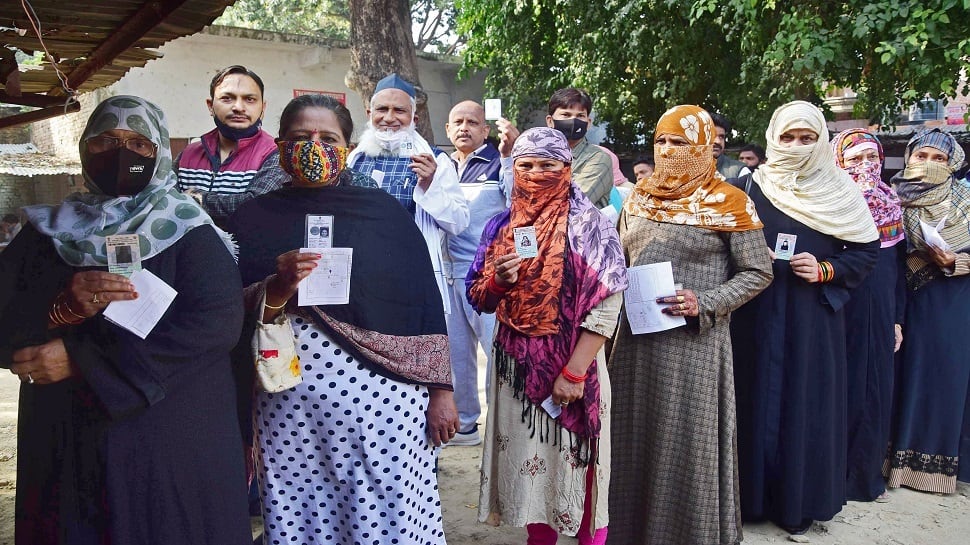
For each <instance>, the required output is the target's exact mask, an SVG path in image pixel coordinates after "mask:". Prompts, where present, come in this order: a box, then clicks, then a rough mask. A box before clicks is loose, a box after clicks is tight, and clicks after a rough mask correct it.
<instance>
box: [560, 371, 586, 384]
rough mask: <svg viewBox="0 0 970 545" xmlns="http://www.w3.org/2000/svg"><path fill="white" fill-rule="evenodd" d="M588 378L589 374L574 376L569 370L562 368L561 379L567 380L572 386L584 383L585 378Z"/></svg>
mask: <svg viewBox="0 0 970 545" xmlns="http://www.w3.org/2000/svg"><path fill="white" fill-rule="evenodd" d="M588 376H589V373H583V374H582V375H574V374H572V373H570V372H569V369H567V368H565V367H563V368H562V378H564V379H566V380H568V381H569V382H572V383H573V384H579V383H580V382H584V381H585V380H586V377H588Z"/></svg>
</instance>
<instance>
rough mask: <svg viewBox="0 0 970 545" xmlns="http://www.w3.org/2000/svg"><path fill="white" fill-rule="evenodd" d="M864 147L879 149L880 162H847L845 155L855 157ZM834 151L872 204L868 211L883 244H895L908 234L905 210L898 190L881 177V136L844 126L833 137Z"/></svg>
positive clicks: (885, 246)
mask: <svg viewBox="0 0 970 545" xmlns="http://www.w3.org/2000/svg"><path fill="white" fill-rule="evenodd" d="M864 149H874V150H876V151H877V152H878V153H879V162H876V163H873V162H870V161H863V162H861V163H859V164H857V165H855V166H851V167H848V166H846V165H845V161H846V158H848V157H853V156H854V152H855V153H859V152H861V151H862V150H864ZM832 151H833V153H834V154H835V162H836V164H837V165H839V167H840V168H842V169H843V170H845V171H846V172H848V173H849V176H851V177H852V180H853V181H854V182H855V183H856V185H857V186H859V189H860V190H861V191H862V196H863V197H865V199H866V204H868V205H869V213H871V214H872V219H873V220H875V222H876V229H878V230H879V240H880V242H881V245H882V247H883V248H889V247H891V246H895V245H896V244H897V243H899V241H901V240H903V238H905V235H904V232H903V211H902V209H901V208H900V206H899V196H898V195H897V194H896V191H894V190H893V188H891V187H889V186H888V185H887V184H886V182H883V181H882V162H883V161H884V160H885V155H884V153H883V150H882V144H881V143H880V142H879V139H878V138H876V137H875V135H873V134H872V133H870V132H869V131H867V130H865V129H848V130H844V131H842V132H840V133H839V134H837V135H836V136H835V138H833V139H832Z"/></svg>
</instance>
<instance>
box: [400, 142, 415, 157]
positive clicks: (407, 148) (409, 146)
mask: <svg viewBox="0 0 970 545" xmlns="http://www.w3.org/2000/svg"><path fill="white" fill-rule="evenodd" d="M416 153H417V148H415V146H414V139H412V138H405V139H404V140H401V147H400V148H398V149H397V156H398V157H412V156H413V155H414V154H416Z"/></svg>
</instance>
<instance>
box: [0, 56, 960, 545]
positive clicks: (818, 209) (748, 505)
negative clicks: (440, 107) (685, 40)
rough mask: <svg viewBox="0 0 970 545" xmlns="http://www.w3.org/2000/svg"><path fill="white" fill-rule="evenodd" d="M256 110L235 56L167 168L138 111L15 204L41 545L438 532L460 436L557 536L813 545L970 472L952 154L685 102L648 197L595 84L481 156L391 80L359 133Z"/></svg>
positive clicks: (102, 126) (9, 323) (15, 369)
mask: <svg viewBox="0 0 970 545" xmlns="http://www.w3.org/2000/svg"><path fill="white" fill-rule="evenodd" d="M264 93H265V84H264V82H263V80H262V79H261V78H260V77H259V76H258V75H257V74H255V73H254V72H253V71H252V70H250V69H248V68H246V67H244V66H240V65H233V66H229V67H226V68H224V69H222V70H220V71H219V72H218V73H217V74H215V76H214V77H213V79H212V81H211V82H210V86H209V96H208V98H207V99H206V105H207V107H208V109H209V112H210V114H211V115H212V119H213V124H214V128H213V129H212V130H211V131H210V132H208V133H206V134H204V135H201V137H200V139H199V140H198V141H196V142H194V143H192V144H190V145H189V146H188V147H187V148H185V149H184V150H183V151H182V152H181V153H180V154H178V155H177V156H175V157H173V155H172V152H171V147H170V146H171V144H170V141H169V131H168V127H167V121H166V117H165V114H164V112H162V111H161V110H160V109H159V108H158V107H157V106H156V105H155V104H153V103H152V102H151V98H150V97H144V98H143V97H136V96H114V97H111V98H108V99H106V100H104V101H103V102H101V103H100V104H99V105H98V106H97V108H96V109H95V110H94V111H93V113H92V114H91V115H90V117H89V119H88V121H87V125H86V127H85V129H84V131H83V133H82V135H81V138H80V141H79V142H78V151H79V154H80V158H81V166H82V174H83V178H84V191H81V192H78V193H74V194H71V195H69V196H68V197H66V198H65V199H64V200H63V202H60V203H54V204H43V205H33V206H27V207H25V208H23V209H21V210H20V211H18V213H16V214H8V215H4V216H3V223H2V224H0V235H2V236H3V239H4V242H6V247H5V248H4V249H3V251H2V253H0V366H2V367H5V368H7V369H9V372H11V373H13V374H14V375H16V376H17V378H18V379H19V380H20V382H21V385H20V401H19V420H18V426H17V456H18V465H17V482H16V489H17V498H16V508H15V523H16V530H15V532H16V536H15V542H16V543H17V545H27V544H30V545H47V544H72V545H75V544H76V545H88V544H90V545H96V544H98V545H100V544H105V543H114V544H158V545H162V544H166V545H167V544H172V543H179V544H189V545H196V544H197V545H230V544H232V545H241V544H249V543H253V538H252V533H251V521H250V517H251V516H256V517H260V518H261V519H262V535H261V536H260V537H258V538H257V541H256V542H257V543H265V544H267V545H282V544H284V543H286V544H289V543H301V544H305V543H353V544H374V545H384V544H395V543H396V544H428V545H431V544H434V545H439V544H444V543H446V542H447V537H448V536H447V534H446V531H445V528H446V522H447V520H446V518H447V513H446V511H447V507H448V506H446V505H443V504H442V500H441V497H440V495H439V484H440V481H441V480H442V479H447V478H448V477H447V476H443V475H442V474H441V473H440V472H439V471H438V470H439V465H438V460H439V456H440V453H441V450H442V449H443V448H449V449H458V448H477V449H481V450H482V458H481V466H480V468H478V470H477V471H479V472H480V500H479V503H478V505H477V510H478V520H479V522H480V523H482V524H490V525H508V526H516V527H522V528H525V534H526V536H527V537H526V543H527V544H528V545H547V544H554V543H557V542H563V541H564V540H566V539H575V540H576V541H577V542H578V543H580V544H584V545H587V544H588V545H603V544H610V545H629V544H634V543H665V544H675V545H676V544H682V545H693V544H700V543H704V544H711V543H718V544H722V545H727V544H737V543H740V542H741V541H742V540H743V537H744V534H743V524H744V523H746V522H756V521H770V522H771V523H774V524H775V525H776V526H778V527H779V528H781V529H783V530H784V531H785V532H787V533H788V534H789V535H790V536H792V537H793V538H797V537H799V536H803V535H804V534H805V533H806V532H807V531H808V530H809V529H810V528H811V527H812V525H813V524H814V523H815V522H816V521H827V520H831V519H833V517H835V516H836V515H837V514H838V513H839V512H840V511H841V510H842V509H843V507H844V506H845V504H846V502H847V501H850V500H851V501H863V502H881V503H882V502H891V501H892V498H893V493H892V491H893V489H896V488H898V487H907V488H910V489H914V490H919V491H923V492H927V493H937V494H953V493H955V492H956V485H957V481H963V482H970V464H968V463H966V462H965V461H966V460H967V459H970V441H968V440H967V437H968V436H970V401H968V393H970V359H967V357H966V354H967V353H968V352H970V337H968V336H967V335H966V334H965V332H964V331H963V326H964V324H966V323H967V322H968V321H970V283H968V282H970V280H968V278H970V275H968V273H970V231H968V229H970V215H968V212H970V184H968V183H967V182H966V180H963V179H961V173H963V172H965V171H964V168H965V166H966V163H965V161H964V159H965V155H964V152H963V149H962V148H961V146H960V145H959V143H958V142H957V141H956V140H954V138H953V137H952V136H950V135H949V134H948V133H947V132H945V131H942V130H940V129H924V130H922V131H920V132H918V133H916V134H915V135H913V137H912V138H911V139H910V140H909V142H908V144H907V146H906V149H905V157H904V160H905V164H904V168H903V170H901V171H900V172H898V173H897V174H895V175H894V176H892V177H891V179H887V178H884V177H883V169H884V161H885V152H884V149H883V144H882V143H881V142H880V141H879V138H878V137H877V135H876V134H874V133H872V132H870V131H868V130H866V129H850V130H846V131H842V132H840V133H838V134H836V135H834V136H833V135H830V133H829V130H828V127H827V125H826V122H825V118H824V116H823V113H822V111H821V110H819V108H818V107H816V106H814V105H813V104H810V103H808V102H803V101H793V102H789V103H786V104H784V105H782V106H780V107H779V108H777V109H776V110H775V111H774V112H765V117H766V118H768V117H770V121H769V122H768V128H767V131H766V133H765V142H766V144H767V146H766V149H761V148H760V147H757V146H754V147H746V148H744V149H743V150H742V155H741V158H742V159H743V160H744V162H743V163H742V162H739V161H736V160H734V159H733V158H731V157H729V156H728V154H727V152H726V149H725V142H726V138H727V137H729V136H730V133H731V129H730V123H729V121H728V120H727V118H725V117H723V116H722V115H718V114H717V113H716V112H709V111H707V110H705V109H704V108H702V107H700V106H696V105H689V104H682V105H672V107H671V108H670V109H669V110H668V111H667V112H666V113H664V114H663V115H662V116H661V117H660V119H659V120H656V123H655V126H656V130H655V131H654V136H653V154H652V156H650V157H649V158H640V159H638V160H636V161H634V164H633V171H634V173H635V180H634V181H632V182H628V181H627V179H626V177H625V176H624V174H623V172H622V170H621V169H620V163H619V161H618V159H617V157H616V156H615V155H613V154H612V152H610V151H609V150H607V149H605V148H600V147H598V146H595V145H593V144H592V143H591V142H590V141H589V140H588V137H587V133H588V131H589V128H590V124H591V118H590V114H591V113H592V107H593V102H594V101H593V99H592V97H590V96H589V95H588V94H587V93H586V92H585V91H583V90H582V89H578V88H573V87H569V88H564V89H560V90H558V91H556V92H555V93H554V94H553V95H552V96H551V97H550V98H549V101H548V107H547V110H546V112H545V114H546V115H545V120H544V121H545V122H544V123H540V126H536V127H530V128H523V129H521V130H520V128H519V127H517V126H516V125H515V124H514V123H513V122H511V121H509V120H508V119H505V118H504V117H503V116H502V112H501V105H500V104H498V103H497V102H498V101H486V104H480V103H478V102H476V101H474V100H463V101H460V102H458V103H457V104H455V105H453V108H452V109H451V110H450V112H449V116H448V122H447V124H446V125H445V127H443V128H444V129H445V131H446V133H447V135H448V139H449V141H450V142H451V144H452V145H453V146H454V151H453V152H452V153H447V152H445V151H443V150H441V149H439V148H438V147H436V146H435V144H434V143H433V142H429V141H428V140H426V139H425V138H424V137H423V136H422V134H421V132H419V130H418V123H417V121H418V120H417V118H416V115H417V113H416V110H417V103H418V95H419V89H418V88H416V87H415V85H414V84H413V83H412V82H410V81H408V80H407V79H406V78H404V77H402V76H401V75H398V74H388V75H387V76H386V77H384V78H383V79H381V80H380V81H379V82H378V83H377V85H376V87H375V89H374V92H373V94H372V95H371V96H370V97H367V102H366V108H365V114H366V117H365V118H364V119H357V120H355V119H353V116H352V115H351V112H350V111H349V110H348V109H347V108H346V106H344V105H343V104H342V103H341V102H340V101H338V100H336V99H334V98H332V97H328V96H323V95H312V94H311V95H303V96H298V97H296V98H294V99H292V100H291V101H290V102H289V103H288V104H287V105H286V106H285V108H284V109H283V111H282V115H281V118H280V119H279V132H278V134H275V135H271V134H269V133H267V132H266V131H265V130H264V129H263V128H262V120H263V118H264V115H265V100H264ZM274 121H275V120H274ZM649 121H650V122H651V124H652V123H653V122H654V120H649ZM749 156H750V157H749ZM749 159H750V160H749ZM480 352H481V353H483V354H484V355H485V361H484V364H483V365H480V363H479V353H480ZM483 371H484V372H485V374H486V376H485V377H484V379H485V380H484V382H485V383H486V384H487V387H486V393H485V397H484V402H485V403H482V401H483V399H481V398H480V397H479V389H478V383H479V373H481V372H483ZM961 461H963V463H961Z"/></svg>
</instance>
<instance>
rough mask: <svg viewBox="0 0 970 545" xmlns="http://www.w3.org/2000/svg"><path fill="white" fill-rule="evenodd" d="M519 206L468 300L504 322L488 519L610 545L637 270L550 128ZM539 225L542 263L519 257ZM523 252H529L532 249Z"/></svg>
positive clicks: (501, 228) (519, 188)
mask: <svg viewBox="0 0 970 545" xmlns="http://www.w3.org/2000/svg"><path fill="white" fill-rule="evenodd" d="M512 159H513V179H514V186H513V189H512V206H511V208H510V209H509V211H507V212H504V213H502V214H499V215H497V216H495V217H494V218H492V220H491V221H490V222H489V223H488V225H487V226H486V227H485V232H484V234H483V235H482V245H481V246H480V247H479V249H478V254H477V255H476V257H475V261H474V263H473V264H472V267H471V269H470V270H469V272H468V277H467V279H466V284H467V287H468V298H469V301H471V303H472V305H474V306H475V308H476V309H477V310H479V311H480V312H495V314H496V318H497V320H498V328H497V331H496V334H495V348H494V351H495V358H494V361H495V366H494V368H495V370H496V375H497V376H496V377H493V378H492V381H491V387H490V390H489V401H490V404H489V413H488V425H487V427H486V433H485V452H484V456H483V458H482V480H481V501H480V502H479V505H480V507H479V520H481V521H482V522H490V523H495V524H498V523H504V524H509V525H513V526H525V527H526V529H527V531H528V533H529V540H528V543H529V545H546V544H554V543H556V540H557V538H558V535H559V534H564V535H568V536H576V537H578V538H579V543H581V544H584V545H587V544H588V545H601V544H602V543H604V542H605V541H606V533H607V524H608V510H607V491H608V490H609V484H610V439H609V437H610V435H609V428H610V381H609V375H608V373H607V370H606V365H605V361H604V360H605V358H604V354H603V344H604V342H605V341H606V339H607V338H608V337H610V336H611V335H612V334H613V331H614V329H615V328H616V321H617V315H618V313H619V309H620V303H621V295H620V292H622V291H623V290H624V289H626V286H627V277H626V266H625V263H624V259H623V252H622V250H621V248H620V241H619V236H618V235H617V232H616V228H615V227H614V226H613V223H612V222H611V221H610V220H609V219H608V218H607V217H606V216H604V215H603V214H602V213H600V211H599V210H597V209H596V208H595V207H594V206H593V204H592V203H590V201H589V199H587V198H586V197H585V196H584V195H583V193H582V191H581V190H580V189H579V187H578V186H576V184H574V183H573V182H572V180H571V176H570V165H571V163H572V153H571V151H570V148H569V145H568V143H567V142H566V139H565V137H564V136H563V134H562V133H561V132H559V131H557V130H555V129H550V128H546V127H542V128H534V129H529V130H527V131H525V132H524V133H522V135H520V136H519V138H518V139H517V140H516V141H515V145H514V147H513V148H512ZM523 227H531V228H532V229H530V231H533V232H534V233H535V240H536V244H535V247H536V248H537V250H538V255H536V256H535V257H528V258H524V257H519V255H518V252H517V249H519V248H520V242H519V240H520V238H521V234H520V233H521V232H518V233H517V231H519V230H520V229H521V228H523ZM522 253H526V252H525V250H524V249H523V251H522Z"/></svg>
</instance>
